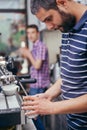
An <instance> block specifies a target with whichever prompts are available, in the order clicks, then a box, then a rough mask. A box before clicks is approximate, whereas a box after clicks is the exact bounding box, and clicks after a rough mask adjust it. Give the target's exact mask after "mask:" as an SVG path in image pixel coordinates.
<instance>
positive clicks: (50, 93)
mask: <svg viewBox="0 0 87 130" xmlns="http://www.w3.org/2000/svg"><path fill="white" fill-rule="evenodd" d="M61 83H62V80H61V78H59V79H58V80H57V81H56V83H55V84H54V85H52V87H50V88H49V89H48V90H47V91H46V92H45V93H44V95H45V96H46V97H48V99H50V100H52V99H54V98H55V97H57V96H59V95H60V94H61Z"/></svg>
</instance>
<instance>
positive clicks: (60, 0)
mask: <svg viewBox="0 0 87 130" xmlns="http://www.w3.org/2000/svg"><path fill="white" fill-rule="evenodd" d="M56 3H57V5H58V6H65V5H66V3H67V0H56Z"/></svg>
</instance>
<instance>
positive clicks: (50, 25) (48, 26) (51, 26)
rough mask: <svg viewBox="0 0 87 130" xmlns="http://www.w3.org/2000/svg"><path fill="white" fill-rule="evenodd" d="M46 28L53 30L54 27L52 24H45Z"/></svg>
mask: <svg viewBox="0 0 87 130" xmlns="http://www.w3.org/2000/svg"><path fill="white" fill-rule="evenodd" d="M46 26H47V29H48V30H52V29H54V25H53V24H46Z"/></svg>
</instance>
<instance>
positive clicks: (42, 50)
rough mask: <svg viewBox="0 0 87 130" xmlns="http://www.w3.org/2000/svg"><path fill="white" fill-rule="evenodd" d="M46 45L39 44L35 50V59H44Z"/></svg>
mask: <svg viewBox="0 0 87 130" xmlns="http://www.w3.org/2000/svg"><path fill="white" fill-rule="evenodd" d="M46 51H47V50H46V47H45V46H43V45H40V46H39V47H38V50H37V56H36V59H40V60H45V59H46Z"/></svg>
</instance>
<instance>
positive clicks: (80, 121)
mask: <svg viewBox="0 0 87 130" xmlns="http://www.w3.org/2000/svg"><path fill="white" fill-rule="evenodd" d="M61 53H62V54H61V78H62V86H61V90H62V92H63V98H64V99H65V100H67V99H70V98H75V97H79V96H81V95H84V94H87V11H86V12H85V13H84V15H83V16H82V18H81V19H80V21H79V22H78V23H77V24H76V26H75V27H74V28H73V29H72V31H70V32H69V33H64V34H63V37H62V46H61ZM67 120H68V126H69V128H70V130H87V113H81V114H76V113H75V114H68V115H67Z"/></svg>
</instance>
